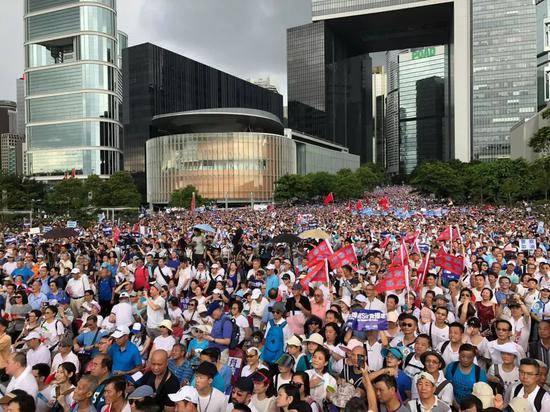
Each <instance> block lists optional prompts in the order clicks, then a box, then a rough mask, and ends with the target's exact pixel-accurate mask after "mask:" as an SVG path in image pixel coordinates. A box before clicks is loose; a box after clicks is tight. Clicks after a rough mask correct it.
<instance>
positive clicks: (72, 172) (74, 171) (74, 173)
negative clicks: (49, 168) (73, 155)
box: [71, 167, 76, 179]
mask: <svg viewBox="0 0 550 412" xmlns="http://www.w3.org/2000/svg"><path fill="white" fill-rule="evenodd" d="M75 177H76V169H75V168H74V167H73V170H71V178H73V179H74V178H75Z"/></svg>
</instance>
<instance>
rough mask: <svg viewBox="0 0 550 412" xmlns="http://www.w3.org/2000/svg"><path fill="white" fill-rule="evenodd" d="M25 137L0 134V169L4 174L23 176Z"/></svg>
mask: <svg viewBox="0 0 550 412" xmlns="http://www.w3.org/2000/svg"><path fill="white" fill-rule="evenodd" d="M25 149H26V144H25V136H20V135H18V134H14V133H1V134H0V169H1V170H2V173H6V174H16V175H19V176H21V175H23V174H25Z"/></svg>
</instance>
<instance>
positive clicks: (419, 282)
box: [414, 248, 431, 293]
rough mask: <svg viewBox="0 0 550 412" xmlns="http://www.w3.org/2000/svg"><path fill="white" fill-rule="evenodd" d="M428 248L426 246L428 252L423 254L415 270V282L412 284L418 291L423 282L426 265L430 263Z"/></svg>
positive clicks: (426, 269)
mask: <svg viewBox="0 0 550 412" xmlns="http://www.w3.org/2000/svg"><path fill="white" fill-rule="evenodd" d="M430 250H431V249H430V248H428V253H426V255H425V256H424V258H423V259H422V263H421V264H420V267H419V268H418V270H417V272H416V273H417V274H418V276H417V278H416V283H415V285H414V290H415V291H416V292H417V293H418V291H419V290H420V288H421V287H422V285H423V284H424V279H425V277H426V272H427V271H428V265H429V263H430Z"/></svg>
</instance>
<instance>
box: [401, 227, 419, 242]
mask: <svg viewBox="0 0 550 412" xmlns="http://www.w3.org/2000/svg"><path fill="white" fill-rule="evenodd" d="M419 235H420V231H418V230H417V231H415V232H414V233H409V234H408V235H407V236H405V243H408V244H413V243H415V242H416V239H417V238H418V236H419Z"/></svg>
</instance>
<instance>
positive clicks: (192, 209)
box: [189, 192, 197, 213]
mask: <svg viewBox="0 0 550 412" xmlns="http://www.w3.org/2000/svg"><path fill="white" fill-rule="evenodd" d="M196 202H197V201H196V199H195V192H193V197H191V207H190V208H189V210H190V211H191V213H194V212H195V207H196Z"/></svg>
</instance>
